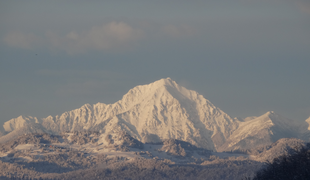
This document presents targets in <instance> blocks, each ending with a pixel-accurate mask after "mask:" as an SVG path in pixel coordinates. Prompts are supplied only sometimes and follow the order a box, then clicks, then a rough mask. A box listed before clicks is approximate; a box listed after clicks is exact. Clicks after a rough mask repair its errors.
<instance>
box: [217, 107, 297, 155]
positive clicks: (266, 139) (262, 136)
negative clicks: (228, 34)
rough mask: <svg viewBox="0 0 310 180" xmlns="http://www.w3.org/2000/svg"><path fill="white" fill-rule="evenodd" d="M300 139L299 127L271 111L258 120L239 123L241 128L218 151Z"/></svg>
mask: <svg viewBox="0 0 310 180" xmlns="http://www.w3.org/2000/svg"><path fill="white" fill-rule="evenodd" d="M293 137H299V125H298V124H296V123H295V122H294V121H293V120H290V119H287V118H285V117H282V116H281V115H279V114H276V113H274V112H273V111H269V112H267V113H265V114H263V115H262V116H259V117H256V118H247V120H246V121H244V122H239V127H238V129H237V130H235V131H234V132H233V133H232V134H231V136H230V137H229V138H228V139H227V141H226V142H225V144H223V145H222V147H220V148H219V149H218V150H220V151H227V150H228V151H230V150H237V149H239V150H240V149H250V148H253V147H257V146H265V145H268V144H271V143H273V142H275V141H277V140H279V139H281V138H293Z"/></svg>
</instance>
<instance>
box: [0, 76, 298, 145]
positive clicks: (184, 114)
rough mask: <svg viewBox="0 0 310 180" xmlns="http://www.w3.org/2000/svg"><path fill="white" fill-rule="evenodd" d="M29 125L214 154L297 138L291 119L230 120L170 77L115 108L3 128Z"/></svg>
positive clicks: (83, 109)
mask: <svg viewBox="0 0 310 180" xmlns="http://www.w3.org/2000/svg"><path fill="white" fill-rule="evenodd" d="M27 124H40V125H41V127H42V131H44V132H45V131H49V132H53V133H60V132H63V131H71V132H73V131H83V130H90V131H99V132H100V133H103V134H106V135H108V134H114V133H118V132H121V131H126V133H128V134H129V135H131V136H132V137H134V138H136V139H137V140H139V141H142V142H158V141H162V140H166V139H178V140H182V141H186V142H189V143H191V144H193V145H195V146H197V147H203V148H207V149H210V150H214V151H216V150H219V151H224V150H227V149H238V148H245V147H248V146H253V145H254V146H256V145H257V144H258V145H261V144H267V143H270V142H274V141H275V140H277V139H279V137H282V136H285V137H286V136H289V137H291V136H292V137H295V134H296V133H295V130H296V128H295V126H294V125H292V123H290V121H289V120H287V119H285V118H282V117H280V116H279V115H276V114H275V113H273V112H268V113H267V114H265V115H263V116H260V117H257V118H255V117H252V118H248V119H247V120H244V121H240V120H238V119H237V118H231V117H230V116H229V115H227V114H226V113H224V112H223V111H222V110H221V109H219V108H217V107H215V106H214V105H213V104H212V103H211V102H210V101H208V100H207V99H205V98H204V97H203V96H202V95H200V94H198V93H197V92H195V91H192V90H188V89H186V88H184V87H182V86H179V85H178V84H177V83H176V82H175V81H173V80H171V79H170V78H166V79H161V80H158V81H155V82H153V83H151V84H148V85H141V86H136V87H135V88H133V89H131V90H129V91H128V93H127V94H125V95H124V96H123V98H122V99H121V100H119V101H118V102H116V103H114V104H104V103H97V104H94V105H90V104H85V105H83V106H82V107H81V108H78V109H75V110H72V111H68V112H65V113H63V114H62V115H60V116H55V117H52V116H49V117H47V118H43V119H37V118H35V117H24V116H20V117H18V118H16V119H11V120H9V121H8V122H6V123H5V124H4V128H5V130H6V132H11V133H13V132H14V131H16V130H18V129H19V128H21V127H24V126H25V125H27ZM11 133H9V134H11ZM9 134H7V135H9ZM7 135H6V136H7ZM4 137H5V136H3V137H1V138H4Z"/></svg>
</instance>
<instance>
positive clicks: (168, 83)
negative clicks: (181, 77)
mask: <svg viewBox="0 0 310 180" xmlns="http://www.w3.org/2000/svg"><path fill="white" fill-rule="evenodd" d="M151 84H153V85H156V86H157V87H161V86H173V87H176V86H178V84H177V83H176V82H175V81H174V80H172V79H171V78H170V77H167V78H163V79H160V80H158V81H155V82H154V83H151Z"/></svg>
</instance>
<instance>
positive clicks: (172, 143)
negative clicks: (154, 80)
mask: <svg viewBox="0 0 310 180" xmlns="http://www.w3.org/2000/svg"><path fill="white" fill-rule="evenodd" d="M309 148H310V145H309V144H308V145H305V143H304V142H303V141H300V140H298V139H281V140H279V141H277V142H276V143H273V144H271V145H268V146H265V147H259V148H254V149H250V150H247V151H243V150H236V151H230V152H222V153H220V152H213V151H210V150H207V149H203V148H199V147H196V146H194V145H192V144H190V143H188V142H184V141H180V140H175V139H168V140H164V141H163V142H157V143H142V142H140V141H138V140H136V139H135V138H133V137H131V136H130V135H129V134H127V133H126V132H125V131H121V132H119V133H115V134H110V135H108V136H106V135H102V134H100V133H99V132H88V131H84V132H64V133H61V134H59V135H52V134H47V133H34V134H26V135H23V136H20V137H18V138H16V139H14V140H11V141H8V142H6V143H4V144H1V146H0V154H1V155H0V179H49V180H50V179H76V180H79V179H81V180H82V179H83V180H84V179H89V180H90V179H132V180H134V179H150V177H151V179H198V180H200V179H213V180H222V179H229V180H237V179H253V180H261V179H268V178H269V179H272V178H271V177H272V175H274V176H276V174H279V176H277V177H282V178H280V179H284V177H287V179H290V178H288V177H298V178H300V177H309V168H308V169H307V168H305V167H310V164H309V162H310V157H309ZM272 157H273V158H272ZM274 158H275V159H274ZM273 159H274V160H273ZM283 169H284V171H285V173H284V172H283ZM256 172H257V173H256ZM280 173H282V174H280ZM293 173H298V175H299V176H293ZM278 179H279V178H278Z"/></svg>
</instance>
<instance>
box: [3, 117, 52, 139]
mask: <svg viewBox="0 0 310 180" xmlns="http://www.w3.org/2000/svg"><path fill="white" fill-rule="evenodd" d="M48 132H49V131H48V130H46V129H45V128H44V127H43V126H42V125H41V124H39V123H33V122H30V123H29V122H28V123H25V124H24V126H22V127H19V128H16V129H14V130H13V131H11V132H10V133H8V134H6V135H3V136H1V137H0V144H1V143H5V142H7V141H10V140H13V139H16V138H17V137H19V136H21V135H25V134H30V133H48Z"/></svg>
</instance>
